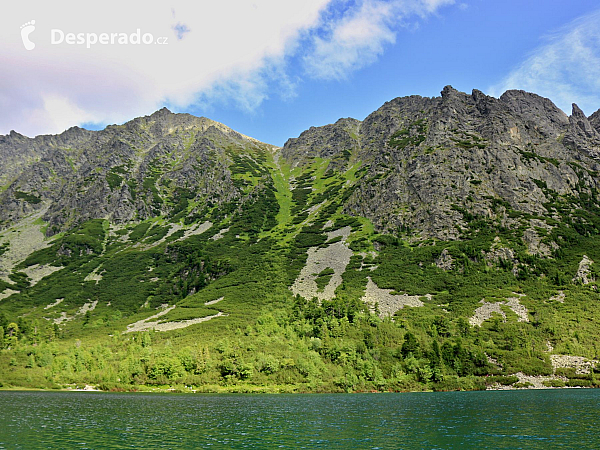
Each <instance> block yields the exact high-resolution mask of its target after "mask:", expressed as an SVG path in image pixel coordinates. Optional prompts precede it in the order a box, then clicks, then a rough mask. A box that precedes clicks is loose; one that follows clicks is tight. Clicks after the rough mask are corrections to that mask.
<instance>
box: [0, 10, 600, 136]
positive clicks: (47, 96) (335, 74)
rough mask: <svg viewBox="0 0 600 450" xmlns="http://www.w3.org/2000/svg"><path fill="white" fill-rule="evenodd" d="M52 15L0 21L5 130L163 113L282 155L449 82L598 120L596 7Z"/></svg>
mask: <svg viewBox="0 0 600 450" xmlns="http://www.w3.org/2000/svg"><path fill="white" fill-rule="evenodd" d="M111 2H112V3H114V5H112V6H114V7H117V6H119V8H120V9H119V10H120V15H119V17H118V19H115V17H114V14H112V13H111V11H114V10H113V9H112V7H111ZM47 3H48V2H44V1H42V0H40V1H39V2H38V1H34V2H32V4H29V5H28V6H29V7H28V8H27V9H24V8H21V7H20V6H18V5H17V6H13V7H12V8H14V11H12V12H11V14H9V15H8V16H5V17H3V18H1V19H0V63H4V64H3V67H4V68H7V69H5V72H6V73H4V74H3V75H0V134H4V133H7V132H8V131H10V130H11V129H15V130H17V131H19V132H22V133H24V134H27V135H29V136H31V135H35V134H39V133H56V132H60V131H62V130H64V129H66V128H68V127H69V126H72V125H80V126H84V127H88V128H92V129H98V128H102V127H104V126H105V125H106V124H110V123H122V122H124V121H126V120H128V119H131V118H133V117H136V116H139V115H145V114H150V113H152V112H153V111H154V110H156V109H159V108H160V107H162V106H165V105H166V106H168V107H169V108H170V109H171V110H172V111H174V112H189V113H191V114H195V115H199V116H200V115H203V116H206V117H210V118H212V119H214V120H217V121H219V122H223V123H225V124H226V125H228V126H230V127H232V128H233V129H235V130H238V131H240V132H242V133H244V134H247V135H250V136H253V137H255V138H257V139H260V140H262V141H264V142H268V143H271V144H275V145H283V143H284V142H285V141H286V139H288V138H289V137H296V136H298V134H300V133H301V132H302V131H303V130H305V129H307V128H309V127H310V126H319V125H324V124H327V123H332V122H335V121H336V120H337V119H338V118H340V117H354V118H357V119H364V117H366V116H367V115H368V114H369V113H371V112H372V111H374V110H375V109H377V108H378V107H380V106H381V105H382V104H383V103H384V102H386V101H388V100H391V99H393V98H395V97H398V96H404V95H412V94H418V95H423V96H437V95H439V92H440V91H441V89H442V88H443V87H444V86H445V85H447V84H451V85H452V86H454V87H455V88H457V89H459V90H462V91H466V92H470V91H471V90H472V89H474V88H476V89H480V90H482V91H484V92H485V93H488V94H490V95H495V96H499V95H500V94H501V93H502V92H503V91H504V90H506V89H513V88H517V89H525V90H529V91H533V92H536V93H538V94H540V95H543V96H546V97H549V98H551V99H552V100H553V101H554V102H555V103H556V104H557V105H558V106H559V107H561V108H562V109H563V110H565V112H567V113H570V104H571V102H576V103H578V105H579V106H580V107H582V109H583V110H584V111H585V112H586V113H587V114H588V115H589V114H591V113H592V112H594V111H595V110H597V109H599V108H600V4H599V3H598V2H597V1H588V0H581V1H569V2H566V1H564V0H544V1H523V0H521V1H516V0H514V1H513V0H507V1H489V0H303V1H287V2H284V1H281V0H253V1H252V2H249V1H246V0H225V1H223V2H219V5H220V6H215V5H212V4H209V2H183V1H165V2H161V6H160V7H159V6H154V5H152V4H149V5H151V6H148V8H147V9H146V10H145V11H144V13H143V14H140V10H139V8H135V7H134V6H132V7H129V4H123V3H122V2H116V1H113V0H108V1H107V2H106V4H105V5H104V8H103V9H102V10H97V9H96V10H95V11H94V14H89V7H86V6H85V5H81V3H80V2H74V1H73V2H71V3H72V5H71V8H70V9H69V11H70V13H69V14H68V15H65V14H64V11H65V10H66V8H65V9H63V10H62V12H61V11H58V12H57V11H55V10H53V9H52V8H50V7H49V6H48V5H46V4H47ZM20 8H21V9H20ZM86 8H87V9H86ZM128 8H129V9H128ZM7 17H9V18H10V19H7ZM33 18H37V20H36V28H35V31H34V32H32V33H31V35H30V36H31V40H32V41H33V42H35V43H36V48H35V49H34V50H32V51H27V50H25V49H24V48H22V45H21V44H22V43H21V41H20V38H21V37H22V35H19V34H18V33H19V31H20V30H19V28H20V27H19V25H20V24H24V23H26V22H27V21H29V20H31V19H33ZM56 28H60V29H61V30H63V31H64V32H65V33H66V32H69V31H72V32H74V33H76V32H90V31H91V32H94V33H100V32H102V31H104V30H106V31H121V30H122V31H123V32H130V31H132V30H135V29H136V28H141V29H142V30H143V31H142V32H144V31H149V32H151V33H152V34H153V35H154V37H156V36H166V37H169V39H170V40H169V45H168V46H145V47H144V46H133V45H122V46H119V45H107V46H100V45H95V46H92V47H91V48H85V47H84V46H77V45H71V46H69V45H66V44H64V43H62V44H61V45H54V44H52V43H51V42H49V41H50V39H49V36H50V33H51V30H53V29H56ZM7 30H8V31H7ZM11 33H12V34H11Z"/></svg>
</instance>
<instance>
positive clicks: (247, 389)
mask: <svg viewBox="0 0 600 450" xmlns="http://www.w3.org/2000/svg"><path fill="white" fill-rule="evenodd" d="M557 389H599V388H597V387H594V386H543V387H533V386H527V387H513V386H487V387H486V389H460V390H437V391H436V390H433V389H423V390H418V391H417V390H414V391H377V390H366V391H360V390H359V391H351V392H345V391H307V390H297V389H293V388H292V389H269V388H268V387H265V386H243V387H242V386H240V389H227V388H224V387H221V388H220V389H191V388H186V389H178V388H173V387H169V388H152V389H145V388H144V387H141V386H133V387H132V389H110V390H102V389H99V388H98V386H91V385H87V386H86V387H84V388H78V387H70V386H69V387H61V388H56V389H46V388H32V387H23V386H10V387H8V386H3V387H0V393H2V392H93V393H105V394H118V393H121V394H185V395H194V394H210V395H230V394H252V395H256V394H266V395H275V394H295V395H314V394H327V395H331V394H415V393H432V392H491V391H494V392H498V391H540V390H557Z"/></svg>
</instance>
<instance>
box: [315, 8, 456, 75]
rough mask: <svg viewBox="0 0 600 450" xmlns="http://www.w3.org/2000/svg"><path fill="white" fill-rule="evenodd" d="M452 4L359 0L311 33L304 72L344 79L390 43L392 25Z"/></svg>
mask: <svg viewBox="0 0 600 450" xmlns="http://www.w3.org/2000/svg"><path fill="white" fill-rule="evenodd" d="M452 3H454V0H391V1H390V0H363V1H361V2H359V3H358V5H356V6H355V7H354V8H350V9H349V10H347V11H345V14H343V15H342V17H341V19H339V20H337V21H333V22H329V23H326V24H325V25H324V27H323V28H324V30H321V29H319V30H317V32H315V34H314V36H313V37H312V45H311V48H310V52H309V53H308V54H307V55H306V56H305V57H304V61H305V64H306V68H307V72H308V74H309V75H310V76H313V77H316V78H324V79H340V78H345V77H346V76H347V75H348V73H349V72H351V71H354V70H357V69H360V68H362V67H365V66H367V65H369V64H371V63H373V62H374V61H375V60H376V59H377V57H379V56H380V55H381V54H382V53H383V52H384V49H385V45H386V44H393V43H394V42H395V40H396V28H397V27H398V25H400V24H402V23H403V21H404V19H405V18H406V17H409V16H411V15H418V16H421V17H424V16H425V15H427V14H431V13H433V12H435V11H436V10H437V9H438V8H439V7H441V6H443V5H447V4H452Z"/></svg>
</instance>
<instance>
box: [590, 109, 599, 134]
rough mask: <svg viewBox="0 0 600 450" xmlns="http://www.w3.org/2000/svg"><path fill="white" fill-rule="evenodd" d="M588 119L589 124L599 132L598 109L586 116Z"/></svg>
mask: <svg viewBox="0 0 600 450" xmlns="http://www.w3.org/2000/svg"><path fill="white" fill-rule="evenodd" d="M588 120H589V121H590V125H591V126H592V127H594V129H595V130H596V131H597V132H599V133H600V109H599V110H598V111H596V112H595V113H594V114H592V115H591V116H590V117H588Z"/></svg>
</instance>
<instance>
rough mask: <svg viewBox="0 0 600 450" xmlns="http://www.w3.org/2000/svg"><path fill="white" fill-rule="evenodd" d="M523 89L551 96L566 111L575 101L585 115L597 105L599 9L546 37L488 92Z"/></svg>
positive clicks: (599, 100) (599, 94) (599, 83)
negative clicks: (542, 42) (540, 44)
mask: <svg viewBox="0 0 600 450" xmlns="http://www.w3.org/2000/svg"><path fill="white" fill-rule="evenodd" d="M507 89H523V90H526V91H531V92H535V93H537V94H539V95H542V96H544V97H549V98H551V99H552V100H553V101H554V102H555V103H556V104H557V106H559V107H560V108H561V109H563V110H564V111H565V112H567V113H569V112H570V111H571V103H577V104H578V105H579V107H581V109H583V110H584V111H585V112H586V113H587V114H591V113H592V112H594V111H596V110H597V109H598V108H600V10H598V11H596V12H594V13H592V14H588V15H586V16H584V17H580V18H579V19H576V20H575V21H573V22H571V23H570V24H569V25H567V26H565V27H563V28H562V29H560V30H558V31H557V32H556V33H554V34H552V35H551V36H549V37H548V38H547V42H546V43H545V44H544V45H542V46H540V47H539V48H538V49H536V50H535V51H534V52H533V53H532V54H531V55H530V56H529V57H528V58H527V59H526V60H525V61H524V62H523V63H522V64H520V65H519V66H518V67H516V68H515V69H514V70H513V71H512V72H510V73H509V74H508V76H506V78H505V79H504V80H502V82H501V83H499V84H497V85H495V86H492V87H491V88H490V89H489V91H490V93H491V94H492V95H495V96H498V95H500V94H502V92H504V91H505V90H507Z"/></svg>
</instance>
